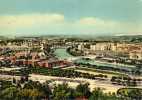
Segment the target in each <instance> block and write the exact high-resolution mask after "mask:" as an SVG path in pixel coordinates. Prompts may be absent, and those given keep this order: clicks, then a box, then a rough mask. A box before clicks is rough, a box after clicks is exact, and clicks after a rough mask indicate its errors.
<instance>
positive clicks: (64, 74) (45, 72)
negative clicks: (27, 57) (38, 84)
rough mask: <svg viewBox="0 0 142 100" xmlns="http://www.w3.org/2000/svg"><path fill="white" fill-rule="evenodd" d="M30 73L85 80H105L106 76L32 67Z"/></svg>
mask: <svg viewBox="0 0 142 100" xmlns="http://www.w3.org/2000/svg"><path fill="white" fill-rule="evenodd" d="M30 71H31V73H36V74H40V75H49V76H58V77H67V78H78V77H79V78H87V79H107V75H103V74H98V75H94V74H89V73H82V72H78V71H75V70H67V69H66V70H64V69H59V68H57V69H47V68H39V67H32V68H31V70H30Z"/></svg>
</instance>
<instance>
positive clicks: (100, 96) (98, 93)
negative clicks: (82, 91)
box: [89, 88, 105, 100]
mask: <svg viewBox="0 0 142 100" xmlns="http://www.w3.org/2000/svg"><path fill="white" fill-rule="evenodd" d="M89 100H105V96H104V93H103V91H102V89H100V88H95V89H94V90H93V92H92V95H91V96H90V98H89Z"/></svg>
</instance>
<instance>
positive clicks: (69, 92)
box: [53, 83, 74, 100]
mask: <svg viewBox="0 0 142 100" xmlns="http://www.w3.org/2000/svg"><path fill="white" fill-rule="evenodd" d="M73 98H74V90H73V89H71V88H69V87H68V84H66V83H63V84H59V85H58V86H55V88H54V90H53V100H68V99H73Z"/></svg>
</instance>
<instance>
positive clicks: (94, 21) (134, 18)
mask: <svg viewBox="0 0 142 100" xmlns="http://www.w3.org/2000/svg"><path fill="white" fill-rule="evenodd" d="M141 12H142V1H141V0H125V1H124V0H119V1H118V0H107V1H104V0H71V1H68V0H60V1H59V0H42V1H39V0H36V1H35V0H24V1H19V0H12V1H8V0H5V1H2V0H0V35H4V36H21V35H22V36H23V35H52V34H57V35H60V34H61V35H68V34H70V35H86V34H89V35H94V36H95V35H97V36H98V35H120V34H127V35H132V34H141V32H142V19H141V18H142V13H141ZM98 33H99V34H98Z"/></svg>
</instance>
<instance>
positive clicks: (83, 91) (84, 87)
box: [76, 83, 91, 98]
mask: <svg viewBox="0 0 142 100" xmlns="http://www.w3.org/2000/svg"><path fill="white" fill-rule="evenodd" d="M90 94H91V92H90V88H89V83H85V84H79V85H78V86H77V87H76V96H77V97H85V98H88V97H89V96H90Z"/></svg>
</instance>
